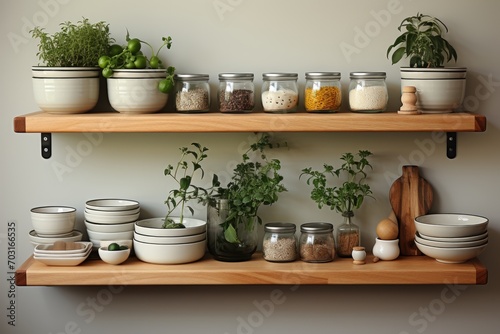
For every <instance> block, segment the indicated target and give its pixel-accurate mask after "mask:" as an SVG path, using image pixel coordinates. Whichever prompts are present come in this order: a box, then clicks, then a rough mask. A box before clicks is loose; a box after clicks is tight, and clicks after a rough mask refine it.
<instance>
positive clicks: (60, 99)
mask: <svg viewBox="0 0 500 334" xmlns="http://www.w3.org/2000/svg"><path fill="white" fill-rule="evenodd" d="M99 74H100V71H99V68H98V67H90V68H88V67H46V66H33V67H32V76H33V79H32V81H33V93H34V96H35V101H36V104H37V105H38V107H39V108H40V109H41V110H42V111H45V112H48V113H53V114H79V113H84V112H86V111H89V110H91V109H93V108H94V107H95V106H96V104H97V101H98V100H99Z"/></svg>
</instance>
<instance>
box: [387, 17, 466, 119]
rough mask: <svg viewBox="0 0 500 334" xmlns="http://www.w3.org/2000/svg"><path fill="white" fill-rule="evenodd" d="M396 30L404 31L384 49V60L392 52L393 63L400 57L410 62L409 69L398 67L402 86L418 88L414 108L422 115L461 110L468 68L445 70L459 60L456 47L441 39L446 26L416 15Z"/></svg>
mask: <svg viewBox="0 0 500 334" xmlns="http://www.w3.org/2000/svg"><path fill="white" fill-rule="evenodd" d="M398 30H399V31H403V30H404V31H403V33H402V34H401V35H400V36H398V37H397V38H396V40H395V41H394V43H393V44H392V45H390V46H389V48H388V49H387V57H388V58H389V56H390V54H391V52H392V55H391V56H390V59H391V61H392V64H396V63H398V62H399V61H401V60H402V59H403V58H406V59H408V60H409V67H401V87H404V86H414V87H415V88H416V89H417V108H418V109H419V110H420V111H422V112H424V113H448V112H453V111H457V110H460V109H461V107H462V103H463V100H464V97H465V84H466V74H467V68H465V67H444V65H445V64H446V63H448V62H450V61H452V60H453V61H457V58H458V57H457V52H456V50H455V48H454V47H453V46H452V45H451V44H450V43H449V42H448V41H447V40H446V39H445V38H444V37H443V35H444V34H445V33H446V32H448V27H447V26H446V25H445V24H444V23H443V22H442V21H441V20H440V19H438V18H435V17H432V16H430V15H424V14H420V13H417V15H415V16H410V17H407V18H405V19H404V20H403V21H402V22H401V24H400V25H399V27H398Z"/></svg>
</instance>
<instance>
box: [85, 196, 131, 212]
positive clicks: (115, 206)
mask: <svg viewBox="0 0 500 334" xmlns="http://www.w3.org/2000/svg"><path fill="white" fill-rule="evenodd" d="M138 207H139V202H137V201H134V200H130V199H119V198H102V199H93V200H89V201H87V202H86V203H85V208H87V209H92V210H99V211H123V210H133V209H137V208H138Z"/></svg>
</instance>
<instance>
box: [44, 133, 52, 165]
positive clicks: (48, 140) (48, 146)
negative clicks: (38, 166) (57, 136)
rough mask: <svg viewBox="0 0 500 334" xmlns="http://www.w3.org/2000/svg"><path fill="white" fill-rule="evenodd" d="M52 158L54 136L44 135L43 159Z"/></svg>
mask: <svg viewBox="0 0 500 334" xmlns="http://www.w3.org/2000/svg"><path fill="white" fill-rule="evenodd" d="M51 156H52V134H51V133H42V157H43V158H44V159H49V158H50V157H51Z"/></svg>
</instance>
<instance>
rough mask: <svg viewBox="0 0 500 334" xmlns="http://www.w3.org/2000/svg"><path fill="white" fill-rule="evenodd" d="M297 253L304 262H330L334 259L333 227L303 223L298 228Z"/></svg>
mask: <svg viewBox="0 0 500 334" xmlns="http://www.w3.org/2000/svg"><path fill="white" fill-rule="evenodd" d="M300 232H301V233H300V240H299V253H300V259H301V260H302V261H305V262H330V261H333V259H334V258H335V241H334V238H333V225H332V224H330V223H305V224H302V225H301V226H300Z"/></svg>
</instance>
